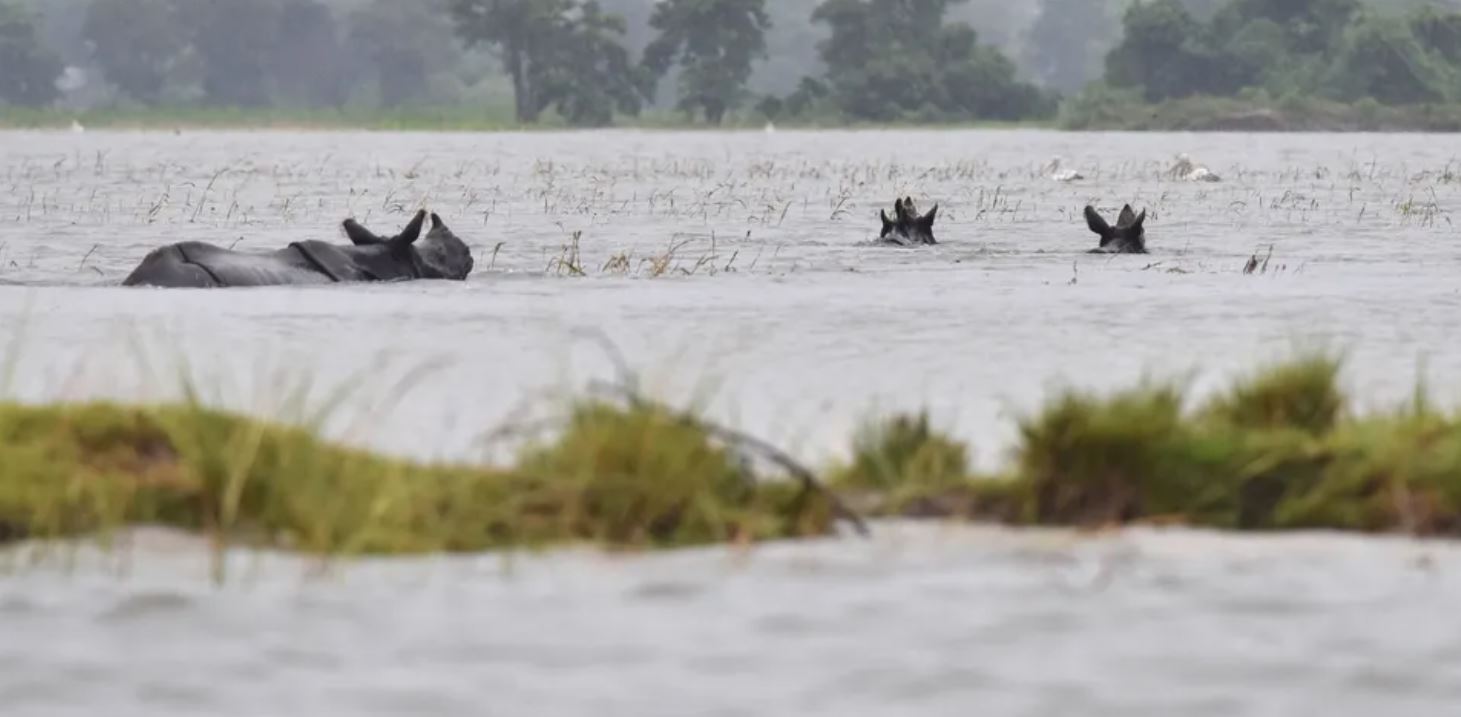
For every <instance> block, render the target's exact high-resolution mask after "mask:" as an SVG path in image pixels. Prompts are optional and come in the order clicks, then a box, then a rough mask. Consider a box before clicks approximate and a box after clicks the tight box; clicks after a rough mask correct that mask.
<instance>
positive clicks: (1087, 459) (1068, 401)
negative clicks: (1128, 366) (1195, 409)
mask: <svg viewBox="0 0 1461 717" xmlns="http://www.w3.org/2000/svg"><path fill="white" fill-rule="evenodd" d="M1020 435H1021V447H1020V449H1019V453H1018V461H1017V462H1018V471H1019V475H1020V477H1021V480H1022V482H1023V483H1024V485H1025V489H1026V504H1025V509H1024V514H1025V518H1026V519H1027V520H1031V521H1034V522H1042V523H1043V522H1074V523H1105V522H1121V521H1127V520H1131V519H1133V518H1136V517H1137V516H1141V515H1150V514H1154V513H1162V512H1166V511H1169V510H1172V509H1173V508H1174V507H1176V504H1178V503H1180V502H1181V496H1182V495H1183V494H1185V493H1186V492H1187V489H1186V487H1185V486H1183V485H1182V482H1183V480H1182V479H1183V478H1184V477H1185V476H1186V475H1187V472H1188V470H1189V469H1190V468H1191V463H1192V462H1193V458H1194V456H1193V455H1192V449H1193V447H1194V446H1193V442H1192V440H1191V436H1190V434H1189V430H1188V427H1187V426H1186V425H1185V424H1184V422H1183V419H1182V394H1181V392H1180V391H1179V390H1178V389H1177V388H1175V387H1173V386H1144V387H1141V388H1137V389H1134V390H1130V391H1126V392H1122V393H1119V394H1117V395H1115V396H1113V397H1111V398H1098V397H1095V396H1091V395H1087V394H1082V393H1078V392H1073V391H1072V392H1067V393H1065V394H1063V395H1061V396H1060V397H1058V398H1057V399H1056V400H1055V401H1054V402H1053V403H1051V404H1050V405H1048V406H1047V407H1046V408H1045V409H1044V410H1043V411H1041V412H1040V413H1039V414H1037V415H1035V416H1032V417H1028V418H1026V419H1024V420H1022V421H1020Z"/></svg>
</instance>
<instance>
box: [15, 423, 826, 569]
mask: <svg viewBox="0 0 1461 717" xmlns="http://www.w3.org/2000/svg"><path fill="white" fill-rule="evenodd" d="M0 465H3V466H4V468H3V470H0V535H3V536H4V537H5V538H7V539H12V540H13V539H19V538H48V537H62V536H70V535H77V534H90V533H95V532H97V531H105V530H107V529H109V528H117V527H121V526H124V525H133V524H162V525H168V526H173V527H177V528H182V529H186V530H192V531H200V532H203V533H206V534H209V535H211V536H213V537H215V538H216V539H218V540H219V541H224V542H241V543H245V544H254V545H264V546H277V547H286V548H292V549H297V550H301V551H306V552H314V553H328V554H339V553H343V554H357V553H420V552H434V551H476V550H485V549H489V548H503V547H522V546H529V547H530V546H537V545H544V544H549V543H565V542H578V541H591V542H594V543H598V544H603V545H606V546H620V547H669V546H681V545H693V544H699V543H706V542H721V541H735V540H760V539H768V538H778V537H795V536H803V535H816V534H822V533H824V532H826V531H827V529H828V526H829V517H830V512H829V510H828V507H827V506H828V504H827V502H826V501H825V499H824V498H820V497H819V496H818V495H816V494H811V493H808V492H807V491H806V490H804V489H803V488H802V487H801V486H799V485H798V484H796V483H789V482H784V481H783V482H764V481H762V480H761V479H760V477H759V476H757V475H756V474H755V473H754V472H751V471H750V470H749V469H748V468H747V467H746V466H745V465H743V464H742V462H740V461H739V460H738V459H737V457H736V454H735V453H734V452H733V450H732V449H730V448H727V447H726V446H724V445H721V444H719V443H718V442H716V441H715V440H714V439H713V438H712V437H711V436H710V435H709V434H708V433H707V432H706V431H705V430H703V429H702V428H700V427H698V426H697V425H696V424H694V423H690V422H686V421H684V420H682V419H681V417H679V416H676V415H674V414H671V413H668V412H666V411H664V410H661V409H659V408H656V407H652V406H632V407H630V406H620V405H613V404H609V403H603V402H597V401H595V402H587V403H584V404H582V405H579V406H577V407H575V408H574V409H573V411H572V413H571V416H570V417H569V419H568V420H567V421H566V425H565V426H564V427H563V430H562V431H561V435H559V436H557V437H556V438H554V439H553V440H548V441H544V442H540V443H539V442H535V443H533V444H531V445H529V446H528V447H526V448H525V449H524V452H523V454H522V457H521V460H520V461H519V464H518V465H517V466H515V467H513V468H510V469H496V468H484V467H467V466H446V465H435V466H433V465H422V464H416V463H411V462H406V461H400V460H393V459H388V458H384V457H380V456H375V455H371V454H369V453H365V452H362V451H357V450H351V449H346V448H342V447H339V446H335V445H332V444H329V443H327V442H324V441H321V440H320V439H319V438H317V437H316V436H315V435H313V434H312V433H310V432H308V431H305V430H302V429H298V428H289V427H284V426H277V425H272V424H268V423H263V422H258V421H253V420H248V419H245V418H242V417H239V416H234V415H228V414H224V413H218V412H214V411H209V410H207V409H204V408H201V407H198V406H192V405H187V406H170V407H158V408H133V407H125V406H119V405H111V404H101V403H98V404H84V405H68V406H50V407H31V406H21V405H14V404H10V405H4V406H0Z"/></svg>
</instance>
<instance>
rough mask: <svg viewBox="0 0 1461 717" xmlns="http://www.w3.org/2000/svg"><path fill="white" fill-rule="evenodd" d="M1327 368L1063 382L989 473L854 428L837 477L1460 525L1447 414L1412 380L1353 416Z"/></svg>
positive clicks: (1458, 458)
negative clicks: (1191, 379)
mask: <svg viewBox="0 0 1461 717" xmlns="http://www.w3.org/2000/svg"><path fill="white" fill-rule="evenodd" d="M1338 370H1339V365H1338V363H1337V362H1336V361H1334V360H1331V359H1329V358H1325V357H1314V358H1308V359H1304V360H1299V361H1295V362H1292V363H1287V364H1283V365H1279V366H1275V367H1272V368H1269V369H1266V370H1263V371H1260V372H1257V373H1255V374H1253V375H1252V376H1250V377H1248V378H1246V379H1244V380H1242V381H1240V382H1238V383H1237V384H1236V385H1235V386H1233V387H1232V388H1231V389H1229V390H1228V391H1227V392H1226V393H1223V394H1220V395H1218V396H1216V397H1215V398H1213V399H1211V400H1210V401H1208V402H1207V403H1205V404H1203V405H1197V406H1192V405H1189V404H1190V402H1189V401H1187V400H1186V399H1185V398H1184V396H1183V392H1182V391H1181V390H1180V389H1179V388H1177V387H1176V386H1175V385H1170V384H1148V385H1143V386H1139V387H1136V388H1132V389H1128V390H1125V391H1121V392H1118V393H1115V394H1112V395H1109V396H1097V395H1093V394H1087V393H1080V392H1068V393H1065V394H1063V395H1060V396H1057V397H1056V398H1054V399H1053V400H1052V401H1050V402H1049V403H1048V404H1047V405H1046V406H1045V407H1044V408H1042V409H1041V410H1040V411H1038V412H1036V413H1034V414H1031V415H1029V416H1026V417H1025V418H1023V419H1022V420H1021V421H1020V436H1021V439H1020V443H1019V446H1018V448H1017V450H1016V452H1015V456H1014V463H1013V465H1012V466H1011V468H1010V469H1009V472H1008V474H1007V475H1005V476H1003V477H994V478H984V479H960V478H958V477H957V476H958V475H959V474H958V472H957V471H951V470H949V469H948V468H947V467H946V466H947V465H948V463H949V462H951V461H957V460H958V455H959V454H958V452H957V451H955V450H953V449H951V448H950V446H951V445H956V444H954V442H952V441H951V440H950V439H948V438H946V437H940V436H938V435H937V434H936V433H933V432H928V431H922V432H920V431H911V432H910V431H909V430H907V428H906V425H907V421H906V420H904V421H903V424H904V426H905V427H903V428H899V427H897V425H898V424H897V423H894V424H888V425H887V426H884V427H883V428H882V429H880V430H876V431H872V432H870V433H867V434H866V436H865V438H864V439H863V442H862V443H861V444H860V446H859V449H858V454H859V455H870V456H880V457H881V458H879V459H878V460H876V461H873V462H871V465H877V466H881V467H880V468H878V469H877V470H872V471H870V470H868V469H867V468H866V467H864V466H866V465H869V462H868V461H867V460H865V459H860V460H859V461H858V462H856V463H854V464H853V466H852V467H849V468H848V469H845V471H844V473H843V474H842V478H841V480H839V481H838V486H839V487H842V488H844V489H845V488H853V489H860V490H863V491H865V492H866V491H868V489H870V488H873V489H876V490H873V491H872V494H871V500H864V501H863V505H864V506H867V507H869V508H870V509H871V510H874V511H875V512H877V513H879V514H885V515H941V516H952V517H967V518H976V519H988V520H999V521H1003V522H1008V523H1012V524H1025V525H1065V526H1081V527H1100V526H1110V525H1127V524H1132V523H1141V522H1160V523H1177V524H1184V525H1193V526H1203V527H1211V528H1220V529H1232V530H1291V529H1333V530H1346V531H1361V532H1403V533H1409V534H1417V535H1439V536H1450V537H1461V421H1458V420H1457V418H1456V417H1455V416H1452V415H1448V414H1444V413H1441V412H1439V411H1436V410H1434V409H1433V408H1431V406H1430V405H1429V404H1428V402H1427V401H1426V400H1425V399H1424V397H1423V395H1422V393H1421V392H1419V391H1418V392H1417V396H1416V398H1415V400H1414V402H1413V404H1412V405H1409V406H1406V407H1403V408H1398V409H1396V410H1395V411H1393V412H1390V413H1385V414H1378V415H1357V414H1356V413H1354V412H1353V410H1352V408H1351V403H1350V401H1349V400H1348V399H1347V398H1346V396H1345V395H1344V394H1343V393H1342V392H1341V390H1340V388H1339V385H1338V382H1337V375H1338ZM915 446H917V447H915ZM918 456H924V457H925V458H922V459H920V458H918ZM929 456H934V457H937V456H943V458H936V459H934V460H928V459H927V457H929Z"/></svg>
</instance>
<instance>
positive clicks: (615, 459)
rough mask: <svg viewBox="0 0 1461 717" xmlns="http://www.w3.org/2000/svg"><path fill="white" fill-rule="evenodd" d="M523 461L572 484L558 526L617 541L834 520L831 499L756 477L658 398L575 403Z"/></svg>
mask: <svg viewBox="0 0 1461 717" xmlns="http://www.w3.org/2000/svg"><path fill="white" fill-rule="evenodd" d="M520 470H521V471H522V472H524V473H526V474H529V475H536V476H541V477H543V478H544V479H546V480H547V481H548V483H549V484H551V485H553V486H555V489H556V490H560V491H565V492H567V493H568V494H569V495H568V498H567V500H566V502H567V503H568V504H569V505H571V506H572V508H571V510H568V511H565V512H563V513H561V514H560V515H559V518H560V519H561V520H562V521H563V523H562V524H561V526H560V528H561V530H562V531H564V532H568V533H572V534H576V535H578V536H580V537H582V538H585V539H590V540H596V541H601V542H607V543H611V544H633V545H641V544H643V545H658V546H672V545H681V544H687V543H705V542H717V541H727V540H742V539H764V538H774V537H787V536H798V535H811V534H821V533H824V532H826V531H827V530H828V528H829V524H830V516H831V513H830V506H828V505H827V504H826V502H825V500H823V499H821V498H814V497H813V496H810V495H808V494H805V493H803V492H801V491H800V489H799V488H798V487H797V486H795V485H792V484H788V483H785V482H765V481H762V480H760V479H759V478H758V477H757V476H756V475H754V474H753V473H752V472H751V471H750V470H749V468H748V467H746V466H744V465H743V464H742V461H740V460H738V459H737V458H736V457H735V456H734V455H733V454H732V453H731V452H730V451H729V450H728V449H727V448H726V447H724V446H722V445H720V444H719V443H718V442H717V441H715V440H713V438H712V436H711V435H710V432H709V431H708V430H707V429H706V428H705V427H704V426H702V425H700V424H698V423H696V422H694V421H693V420H690V419H688V418H687V417H685V416H683V415H681V414H677V413H672V412H670V411H668V410H666V409H664V408H662V407H659V406H653V405H636V406H630V407H627V408H625V407H621V406H618V405H614V404H609V403H601V402H586V403H582V404H579V405H578V406H576V407H575V408H574V410H573V413H572V416H571V418H570V419H569V421H568V426H567V430H566V431H565V432H564V434H563V435H562V436H561V437H559V438H558V439H557V440H556V441H554V442H552V443H551V444H548V445H545V446H536V447H532V448H530V449H528V450H527V452H526V454H525V455H524V456H523V458H522V460H521V461H520Z"/></svg>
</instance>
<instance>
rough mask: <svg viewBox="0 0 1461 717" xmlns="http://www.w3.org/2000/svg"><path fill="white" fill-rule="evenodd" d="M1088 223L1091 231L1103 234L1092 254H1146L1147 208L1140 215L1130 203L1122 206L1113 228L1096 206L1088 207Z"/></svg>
mask: <svg viewBox="0 0 1461 717" xmlns="http://www.w3.org/2000/svg"><path fill="white" fill-rule="evenodd" d="M1086 224H1088V225H1090V227H1091V231H1093V232H1095V233H1097V234H1099V235H1101V246H1099V247H1097V248H1095V249H1092V250H1091V252H1090V253H1092V254H1145V253H1146V227H1145V226H1144V225H1145V224H1146V210H1145V209H1143V210H1141V214H1140V215H1139V216H1138V215H1137V213H1136V212H1134V211H1132V209H1131V205H1130V204H1128V205H1126V206H1124V207H1122V208H1121V215H1120V216H1118V217H1116V226H1115V227H1114V228H1113V227H1112V226H1111V225H1110V224H1107V223H1106V220H1105V219H1104V218H1102V217H1101V213H1100V212H1098V211H1096V208H1095V207H1092V206H1087V207H1086Z"/></svg>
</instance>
